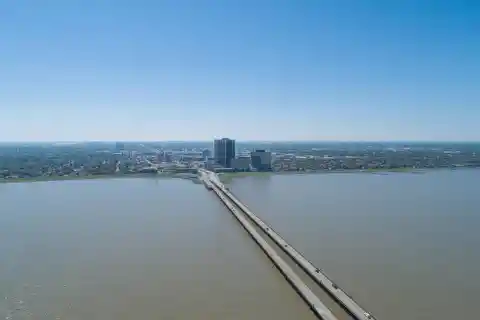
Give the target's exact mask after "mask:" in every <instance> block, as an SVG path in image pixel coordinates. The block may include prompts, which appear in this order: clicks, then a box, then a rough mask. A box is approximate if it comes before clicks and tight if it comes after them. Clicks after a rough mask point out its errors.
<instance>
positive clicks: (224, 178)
mask: <svg viewBox="0 0 480 320" xmlns="http://www.w3.org/2000/svg"><path fill="white" fill-rule="evenodd" d="M467 169H478V168H475V167H455V168H419V169H417V168H396V169H387V168H379V169H344V170H317V171H267V172H223V173H220V174H218V176H219V178H220V181H221V182H222V183H225V184H228V183H230V182H232V181H233V180H234V179H239V178H245V177H268V176H281V175H312V174H318V175H320V174H335V173H337V174H353V173H363V174H384V175H386V174H389V173H405V174H425V173H428V172H434V171H440V170H449V171H456V170H467Z"/></svg>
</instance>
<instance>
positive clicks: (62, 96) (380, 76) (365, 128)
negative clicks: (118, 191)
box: [0, 0, 480, 142]
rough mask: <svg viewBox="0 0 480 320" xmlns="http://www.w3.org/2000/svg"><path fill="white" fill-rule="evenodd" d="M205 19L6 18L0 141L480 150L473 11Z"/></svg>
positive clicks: (462, 5)
mask: <svg viewBox="0 0 480 320" xmlns="http://www.w3.org/2000/svg"><path fill="white" fill-rule="evenodd" d="M203 4H204V5H200V4H199V3H198V2H196V1H184V2H182V4H179V3H177V2H175V1H159V2H141V3H135V2H129V3H126V2H124V3H119V4H116V5H115V6H114V5H113V4H108V3H98V2H95V1H89V2H88V4H85V2H82V4H79V3H75V2H68V3H67V2H63V1H53V2H50V3H49V4H48V5H43V4H42V5H41V4H39V3H36V2H33V1H15V2H13V1H12V2H4V3H2V4H0V11H1V12H4V13H5V14H4V16H3V17H2V19H0V40H1V41H2V48H3V49H2V50H1V51H0V82H1V83H2V85H1V86H0V118H1V119H2V125H1V126H0V141H2V142H4V141H22V142H24V141H172V140H175V141H209V140H213V139H214V138H218V137H219V136H218V134H222V135H223V136H227V137H231V138H234V139H236V140H237V141H462V142H463V141H467V142H468V141H480V132H479V131H478V130H476V128H477V127H478V125H477V121H478V119H480V97H479V96H478V94H477V93H476V91H477V90H478V88H479V87H480V77H479V74H480V43H478V41H477V40H476V39H477V38H476V37H477V36H476V35H477V34H479V33H480V30H479V29H480V28H479V25H478V23H476V21H478V16H479V13H480V10H479V7H478V6H475V5H472V3H468V2H461V1H445V2H442V3H438V2H436V1H431V0H427V1H422V2H421V3H419V2H417V1H401V2H400V1H391V2H388V3H385V2H381V1H365V2H358V1H345V2H343V3H342V4H340V3H338V2H328V1H324V2H319V1H302V2H295V1H286V2H282V3H278V2H276V1H270V0H267V1H263V2H261V3H257V2H255V1H250V0H247V1H243V2H242V4H241V5H240V4H239V3H233V2H224V3H218V2H217V3H214V2H213V1H206V2H203ZM27 6H28V10H26V8H27ZM12 26H14V27H12Z"/></svg>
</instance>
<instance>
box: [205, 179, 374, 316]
mask: <svg viewBox="0 0 480 320" xmlns="http://www.w3.org/2000/svg"><path fill="white" fill-rule="evenodd" d="M206 174H207V177H208V178H209V180H210V182H211V184H212V185H213V186H214V187H215V188H216V189H217V190H221V193H222V194H223V195H225V197H227V198H228V199H229V200H230V201H232V202H233V203H234V204H235V205H236V206H238V208H239V209H240V210H241V211H242V212H243V213H244V214H245V215H246V216H247V217H248V218H249V219H250V221H252V222H253V223H254V224H255V225H256V226H257V227H259V228H260V229H261V230H263V231H264V232H265V233H266V234H267V235H268V237H269V238H270V239H271V240H272V241H273V242H274V243H275V244H276V245H278V246H279V247H280V248H281V249H282V250H283V251H284V252H285V253H286V254H287V255H288V256H289V257H290V258H291V259H292V260H293V261H295V263H297V264H298V265H299V266H300V267H301V268H302V269H303V270H304V271H305V273H306V274H308V275H309V276H310V278H311V279H312V280H313V281H315V282H316V283H317V284H318V285H319V286H321V287H322V288H323V289H324V290H325V291H326V292H327V293H328V294H329V295H330V296H331V297H332V298H333V299H335V300H336V301H337V303H339V304H340V305H341V306H342V307H343V308H344V309H345V310H346V311H347V312H348V313H349V314H350V315H351V316H352V317H353V318H354V319H356V320H372V319H374V318H373V316H372V315H371V314H370V313H368V312H367V311H365V310H364V309H363V308H362V307H361V306H360V305H359V304H358V303H356V302H355V301H354V300H353V298H352V297H350V296H349V295H348V294H347V293H346V292H345V291H343V290H342V289H341V288H339V287H338V286H337V285H336V284H335V283H333V281H331V280H330V279H329V278H328V277H327V276H326V275H325V274H324V273H323V272H322V271H321V270H320V269H319V268H317V267H315V266H314V265H313V264H312V263H311V262H310V261H309V260H307V259H306V258H305V257H304V256H303V255H302V254H301V253H299V252H298V251H297V250H295V248H293V247H292V246H291V245H290V244H288V243H287V242H286V241H285V240H284V239H283V238H282V237H281V236H280V235H279V234H278V233H276V232H275V231H274V230H273V229H272V228H271V227H270V226H268V225H267V224H266V223H265V222H264V221H262V220H261V219H260V218H258V217H257V216H256V215H255V214H254V213H253V212H252V211H251V210H250V209H249V208H248V207H247V206H245V205H244V204H243V203H242V202H241V201H240V200H238V199H237V198H236V197H235V196H234V195H233V194H232V193H231V192H230V191H229V190H228V189H227V188H225V186H224V185H223V184H222V183H221V182H220V181H219V179H218V178H217V176H216V175H214V174H213V173H209V172H207V173H206ZM217 195H219V197H220V194H218V193H217Z"/></svg>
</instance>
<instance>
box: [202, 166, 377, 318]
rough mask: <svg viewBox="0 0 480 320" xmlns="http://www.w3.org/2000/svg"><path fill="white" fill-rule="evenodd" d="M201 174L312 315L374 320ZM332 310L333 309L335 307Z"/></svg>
mask: <svg viewBox="0 0 480 320" xmlns="http://www.w3.org/2000/svg"><path fill="white" fill-rule="evenodd" d="M198 174H199V177H200V179H201V180H202V181H203V183H204V184H205V186H206V187H207V188H208V189H210V190H212V191H213V192H214V193H215V194H216V195H217V196H218V198H219V200H220V201H222V202H223V203H224V204H225V206H226V207H227V208H228V209H229V210H230V212H231V213H232V214H233V216H234V217H235V218H236V220H237V221H238V222H239V223H240V224H241V226H242V227H243V228H244V229H245V230H246V231H247V232H248V233H249V235H250V236H251V237H252V239H253V240H254V241H255V242H256V243H257V244H258V246H259V247H260V248H261V249H262V250H263V252H264V253H265V254H266V255H267V256H268V258H269V259H270V260H271V261H272V262H273V264H274V265H275V267H276V268H277V269H278V270H279V271H280V272H281V273H282V274H283V276H284V277H285V279H286V280H287V281H288V282H289V283H290V285H291V286H292V287H293V288H294V289H295V291H296V292H297V293H298V294H299V295H300V296H301V297H302V299H303V300H304V301H305V303H306V304H307V306H308V307H309V308H310V309H311V310H312V312H313V313H314V314H315V315H316V316H317V317H318V318H319V319H323V320H343V319H354V320H372V319H374V317H373V316H372V315H371V314H370V313H369V312H367V311H366V310H365V309H363V308H362V307H361V306H360V305H359V304H358V303H356V302H355V300H353V298H352V297H351V296H349V295H348V294H347V293H346V292H345V291H344V290H342V289H341V288H340V287H339V286H338V285H336V284H335V283H334V282H333V281H331V280H330V279H329V278H328V277H327V276H326V275H325V274H324V273H323V272H322V271H321V269H319V268H318V267H316V266H314V265H313V264H312V263H311V262H310V261H309V260H308V259H306V258H305V257H304V256H303V255H302V254H301V253H299V252H298V251H297V250H296V249H295V248H293V247H292V246H291V245H290V244H289V243H287V242H286V241H285V240H284V239H283V238H282V237H281V236H280V235H279V234H278V233H277V232H275V230H274V229H272V228H271V227H270V226H269V225H267V224H266V223H265V222H264V221H262V220H261V219H260V218H259V217H258V216H256V215H255V214H254V213H253V212H252V211H251V210H250V209H249V208H248V207H247V206H246V205H245V204H243V203H242V202H241V201H240V200H239V199H238V198H237V197H235V196H234V195H233V194H232V192H231V191H230V190H228V189H227V188H226V187H225V186H224V185H223V183H222V182H221V181H220V179H219V178H218V176H217V175H216V174H215V173H214V172H211V171H208V170H204V169H199V170H198ZM287 259H289V260H290V261H291V262H293V265H294V266H298V269H300V270H301V271H302V272H303V273H304V274H305V275H306V277H308V278H309V279H310V280H311V281H310V282H311V283H312V284H313V285H315V286H317V287H318V288H315V289H317V291H318V289H319V288H320V289H321V291H322V292H325V293H327V295H326V296H328V297H329V298H330V299H331V300H332V301H333V302H335V304H338V305H339V306H340V307H341V308H337V309H339V310H340V309H341V310H342V312H338V311H337V312H332V311H331V310H330V309H329V308H328V307H327V304H326V303H325V301H322V300H320V298H319V297H318V295H317V294H316V293H315V290H314V288H312V287H309V286H308V285H307V284H306V283H305V281H304V280H302V277H300V276H299V275H298V272H297V271H295V270H294V269H293V268H292V263H290V264H289V263H287ZM332 310H334V309H333V308H332Z"/></svg>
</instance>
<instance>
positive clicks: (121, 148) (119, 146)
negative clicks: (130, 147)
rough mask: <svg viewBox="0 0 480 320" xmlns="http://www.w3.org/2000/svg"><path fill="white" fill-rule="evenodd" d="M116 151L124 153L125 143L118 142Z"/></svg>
mask: <svg viewBox="0 0 480 320" xmlns="http://www.w3.org/2000/svg"><path fill="white" fill-rule="evenodd" d="M115 149H116V150H117V151H123V150H125V143H123V142H116V143H115Z"/></svg>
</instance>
